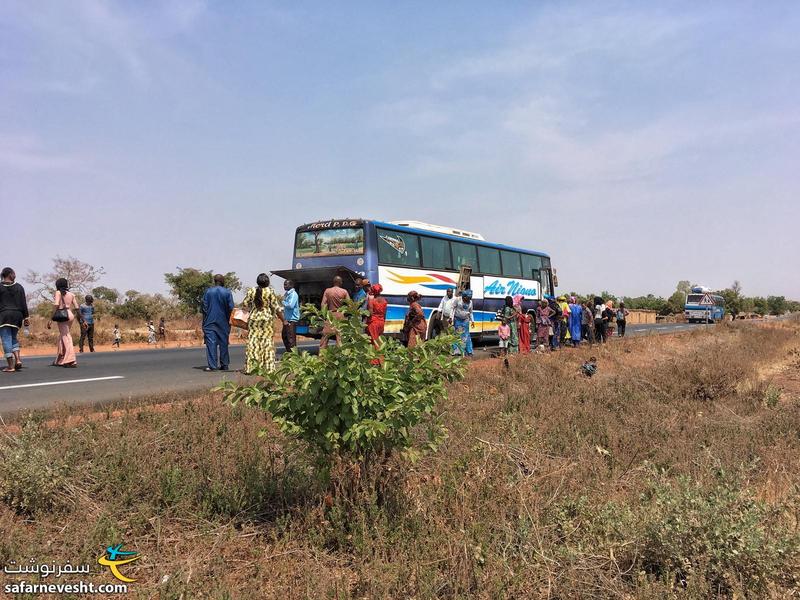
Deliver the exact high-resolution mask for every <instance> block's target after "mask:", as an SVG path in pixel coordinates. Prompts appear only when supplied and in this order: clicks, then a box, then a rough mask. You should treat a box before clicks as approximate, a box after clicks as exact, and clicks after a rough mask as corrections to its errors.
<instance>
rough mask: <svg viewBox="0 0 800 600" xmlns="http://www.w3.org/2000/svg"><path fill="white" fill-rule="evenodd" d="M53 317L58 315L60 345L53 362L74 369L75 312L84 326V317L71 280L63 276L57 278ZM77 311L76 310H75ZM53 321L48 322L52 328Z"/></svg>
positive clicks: (75, 363)
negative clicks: (72, 289)
mask: <svg viewBox="0 0 800 600" xmlns="http://www.w3.org/2000/svg"><path fill="white" fill-rule="evenodd" d="M53 308H54V313H53V317H54V318H55V317H56V316H58V320H56V323H58V347H57V355H56V360H55V362H53V366H55V367H66V368H70V369H74V368H75V367H77V366H78V361H77V359H76V358H75V346H74V344H73V342H72V332H71V331H70V329H71V327H72V324H73V323H74V322H75V314H78V321H79V322H80V324H81V327H83V317H82V316H80V306H78V301H77V300H76V299H75V294H73V293H72V292H70V291H69V282H68V281H67V280H66V279H64V278H63V277H61V278H59V279H57V280H56V295H55V297H54V298H53ZM73 311H75V312H73ZM51 324H52V321H48V322H47V328H48V329H50V327H51Z"/></svg>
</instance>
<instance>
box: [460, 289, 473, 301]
mask: <svg viewBox="0 0 800 600" xmlns="http://www.w3.org/2000/svg"><path fill="white" fill-rule="evenodd" d="M461 297H462V298H466V299H467V300H472V290H464V291H463V292H461Z"/></svg>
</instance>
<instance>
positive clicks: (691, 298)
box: [686, 294, 703, 304]
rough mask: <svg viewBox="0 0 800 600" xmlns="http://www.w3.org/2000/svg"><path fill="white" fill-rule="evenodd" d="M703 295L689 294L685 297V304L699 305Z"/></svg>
mask: <svg viewBox="0 0 800 600" xmlns="http://www.w3.org/2000/svg"><path fill="white" fill-rule="evenodd" d="M702 299H703V294H689V295H688V296H686V304H700V301H701V300H702Z"/></svg>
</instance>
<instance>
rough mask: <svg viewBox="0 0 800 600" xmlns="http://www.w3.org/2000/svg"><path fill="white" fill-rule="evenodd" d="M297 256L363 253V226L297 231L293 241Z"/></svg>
mask: <svg viewBox="0 0 800 600" xmlns="http://www.w3.org/2000/svg"><path fill="white" fill-rule="evenodd" d="M294 254H295V256H296V257H297V258H304V257H305V258H308V257H319V256H351V255H354V254H364V228H363V227H341V228H336V229H323V230H320V231H298V232H297V236H296V238H295V242H294Z"/></svg>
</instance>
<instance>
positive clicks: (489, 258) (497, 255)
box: [273, 219, 555, 337]
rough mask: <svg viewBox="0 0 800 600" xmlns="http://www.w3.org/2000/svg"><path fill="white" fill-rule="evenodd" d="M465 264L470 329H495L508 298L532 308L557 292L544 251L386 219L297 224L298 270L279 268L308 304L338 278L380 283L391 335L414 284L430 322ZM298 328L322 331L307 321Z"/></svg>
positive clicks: (302, 331)
mask: <svg viewBox="0 0 800 600" xmlns="http://www.w3.org/2000/svg"><path fill="white" fill-rule="evenodd" d="M462 266H468V267H470V268H471V271H472V272H471V276H470V279H469V287H470V289H471V290H472V292H473V305H474V313H475V323H474V324H473V325H472V328H471V333H472V334H474V335H475V336H480V335H482V334H484V333H490V334H496V332H497V327H498V325H499V323H498V322H497V321H496V319H495V315H496V313H497V311H498V310H499V309H500V308H501V307H502V306H503V302H504V299H505V297H506V296H513V295H515V294H522V295H523V296H524V299H525V301H526V304H527V306H526V308H527V309H532V308H533V301H534V300H539V299H541V298H542V296H543V295H545V294H553V293H554V289H555V286H554V283H555V282H554V280H555V277H554V271H553V268H552V266H551V263H550V257H549V256H548V255H547V254H545V253H544V252H538V251H534V250H523V249H521V248H513V247H511V246H505V245H502V244H494V243H490V242H487V241H485V240H484V239H483V236H481V235H479V234H476V233H470V232H467V231H463V230H460V229H454V228H449V227H441V226H437V225H429V224H426V223H420V222H417V221H398V222H392V223H384V222H381V221H371V220H362V219H343V220H332V221H322V222H317V223H309V224H307V225H302V226H300V227H298V228H297V232H296V234H295V242H294V254H293V268H291V269H286V270H278V271H273V273H275V274H276V275H278V276H279V277H283V278H284V279H291V280H292V281H294V283H295V287H296V289H297V292H298V294H299V295H300V300H301V303H302V304H305V303H312V304H316V305H319V303H320V301H321V299H322V293H323V291H324V290H325V288H327V287H329V286H330V285H331V281H332V280H333V278H334V276H336V275H339V276H341V277H342V279H343V280H344V286H345V288H347V289H348V291H349V292H350V293H351V296H352V293H353V292H354V290H355V279H356V278H357V277H366V278H368V279H369V280H370V282H371V283H373V284H375V283H380V284H381V285H382V286H383V294H384V296H385V297H386V300H387V301H388V303H389V306H388V308H387V312H386V333H387V334H397V333H399V332H400V330H401V328H402V325H403V320H404V318H405V315H406V312H407V311H408V303H407V301H406V295H407V294H408V292H410V291H411V290H416V291H417V292H419V294H420V295H421V297H422V299H421V300H420V304H421V305H422V307H423V310H424V311H425V317H426V318H427V319H428V324H429V327H431V325H432V323H433V321H434V319H433V318H432V317H435V316H436V315H435V313H436V310H437V308H438V306H439V303H440V301H441V298H442V296H444V294H445V290H447V289H448V288H453V289H455V288H457V286H458V282H459V274H460V272H461V267H462ZM297 333H298V334H301V335H307V336H310V337H318V336H319V333H320V332H319V331H318V330H316V329H313V328H309V326H308V324H307V323H305V322H301V323H300V324H299V326H298V328H297Z"/></svg>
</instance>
